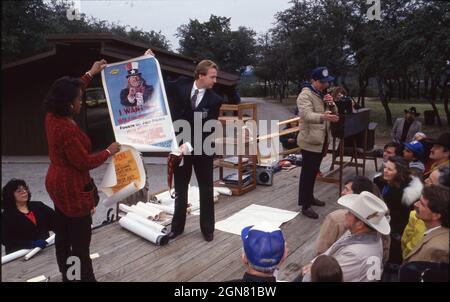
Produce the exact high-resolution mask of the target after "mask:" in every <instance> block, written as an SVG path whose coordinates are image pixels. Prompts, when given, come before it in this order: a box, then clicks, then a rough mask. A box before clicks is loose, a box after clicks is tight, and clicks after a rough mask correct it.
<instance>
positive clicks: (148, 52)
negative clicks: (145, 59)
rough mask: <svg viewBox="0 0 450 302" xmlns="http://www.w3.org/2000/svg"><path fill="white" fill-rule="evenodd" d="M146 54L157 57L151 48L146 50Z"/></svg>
mask: <svg viewBox="0 0 450 302" xmlns="http://www.w3.org/2000/svg"><path fill="white" fill-rule="evenodd" d="M144 55H145V56H148V55H151V56H154V57H155V54H154V53H153V51H152V50H151V49H150V48H149V49H147V50H146V51H145V53H144Z"/></svg>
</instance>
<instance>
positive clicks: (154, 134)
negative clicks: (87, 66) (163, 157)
mask: <svg viewBox="0 0 450 302" xmlns="http://www.w3.org/2000/svg"><path fill="white" fill-rule="evenodd" d="M102 81H103V89H104V90H105V96H106V100H107V104H108V109H109V114H110V117H111V123H112V126H113V130H114V135H115V137H116V141H117V142H119V143H121V144H125V145H130V146H132V147H134V148H136V149H137V150H138V151H141V152H158V151H159V152H160V151H172V150H175V149H177V148H178V146H177V143H176V138H175V132H174V129H173V124H172V118H171V116H170V110H169V105H168V102H167V97H166V91H165V88H164V83H163V80H162V75H161V69H160V66H159V63H158V60H156V58H155V57H153V56H142V57H138V58H134V59H131V60H127V61H122V62H118V63H113V64H108V65H107V66H106V68H105V69H104V70H103V71H102Z"/></svg>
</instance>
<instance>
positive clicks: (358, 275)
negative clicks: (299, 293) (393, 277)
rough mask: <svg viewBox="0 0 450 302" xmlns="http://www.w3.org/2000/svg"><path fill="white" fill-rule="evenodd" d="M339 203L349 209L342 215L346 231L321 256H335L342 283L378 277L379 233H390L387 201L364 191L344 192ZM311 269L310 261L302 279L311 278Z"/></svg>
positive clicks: (381, 270)
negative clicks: (357, 192) (342, 278)
mask: <svg viewBox="0 0 450 302" xmlns="http://www.w3.org/2000/svg"><path fill="white" fill-rule="evenodd" d="M338 204H340V205H341V206H343V207H344V208H346V209H347V210H348V211H347V213H346V215H345V227H346V229H347V231H346V232H345V233H344V235H342V237H340V238H339V239H338V240H337V241H336V242H335V243H334V244H333V245H332V246H331V247H330V248H329V249H328V250H326V251H325V253H323V255H328V256H332V257H334V258H335V259H336V261H337V262H338V263H339V265H340V266H341V269H342V273H343V276H344V282H366V281H376V280H380V279H381V274H382V272H383V264H382V259H383V244H382V241H381V235H388V234H389V233H390V232H391V227H390V225H389V222H388V220H387V217H386V214H387V212H388V208H387V206H386V204H385V203H384V202H383V200H381V199H380V198H378V197H377V196H375V195H374V194H372V193H369V192H367V191H363V192H362V193H360V194H348V195H344V196H342V197H341V198H339V200H338ZM312 262H314V260H313V261H312ZM310 268H311V264H309V265H307V266H306V267H304V269H303V274H304V277H303V280H304V281H309V280H310Z"/></svg>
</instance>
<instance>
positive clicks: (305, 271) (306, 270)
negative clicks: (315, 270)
mask: <svg viewBox="0 0 450 302" xmlns="http://www.w3.org/2000/svg"><path fill="white" fill-rule="evenodd" d="M311 266H312V263H309V264H307V265H305V266H304V267H303V268H302V275H303V276H304V275H306V274H308V273H311Z"/></svg>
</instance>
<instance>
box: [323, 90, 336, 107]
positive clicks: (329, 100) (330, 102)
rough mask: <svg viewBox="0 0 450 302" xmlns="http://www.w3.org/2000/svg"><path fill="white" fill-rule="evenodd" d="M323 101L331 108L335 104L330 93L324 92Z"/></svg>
mask: <svg viewBox="0 0 450 302" xmlns="http://www.w3.org/2000/svg"><path fill="white" fill-rule="evenodd" d="M323 101H324V102H325V103H326V104H327V105H328V107H329V108H331V107H333V106H335V105H336V104H335V103H334V99H333V96H332V95H331V94H329V93H328V94H326V95H325V96H324V97H323Z"/></svg>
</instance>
